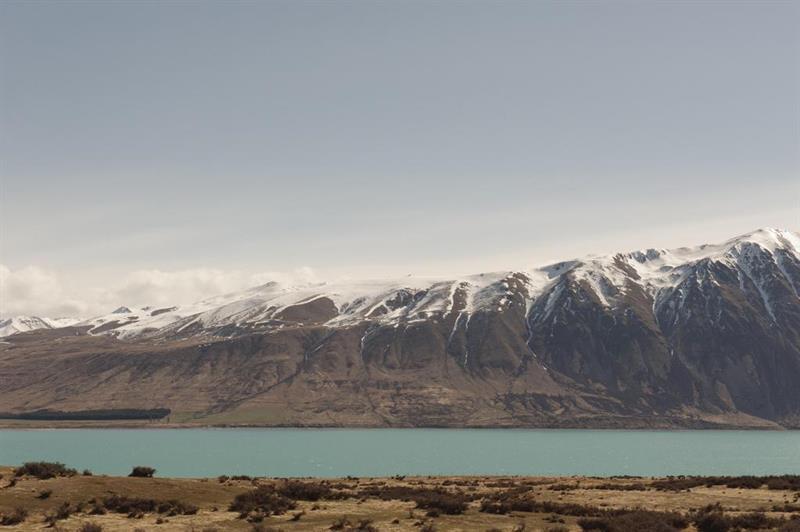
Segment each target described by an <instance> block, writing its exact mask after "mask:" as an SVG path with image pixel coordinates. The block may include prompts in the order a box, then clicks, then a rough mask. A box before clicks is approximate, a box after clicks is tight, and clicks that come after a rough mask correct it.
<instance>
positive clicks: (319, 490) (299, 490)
mask: <svg viewBox="0 0 800 532" xmlns="http://www.w3.org/2000/svg"><path fill="white" fill-rule="evenodd" d="M276 490H277V492H278V493H279V494H281V495H283V496H284V497H287V498H289V499H295V500H301V501H318V500H320V499H326V498H330V496H331V489H330V488H329V487H328V486H326V485H324V484H321V483H311V482H299V481H297V480H287V481H285V482H283V483H281V484H279V485H278V486H277V488H276Z"/></svg>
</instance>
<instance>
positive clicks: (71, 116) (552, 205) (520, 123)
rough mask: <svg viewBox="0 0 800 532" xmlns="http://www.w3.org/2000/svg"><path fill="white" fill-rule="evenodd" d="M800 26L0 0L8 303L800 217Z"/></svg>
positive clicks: (398, 272)
mask: <svg viewBox="0 0 800 532" xmlns="http://www.w3.org/2000/svg"><path fill="white" fill-rule="evenodd" d="M798 28H800V3H798V2H792V1H758V2H747V1H741V0H737V1H727V2H726V1H708V2H703V1H699V2H649V1H646V0H636V1H600V0H598V1H593V2H589V1H583V2H576V1H573V2H570V1H564V2H545V1H538V2H512V1H510V0H508V1H503V2H496V1H489V0H486V1H469V0H463V1H438V2H436V1H425V2H421V1H415V0H406V1H403V2H389V1H380V0H379V1H366V0H364V1H337V2H329V1H314V2H312V1H303V0H291V1H267V0H263V1H258V2H255V1H254V2H244V1H229V2H222V1H218V2H203V1H180V2H179V1H172V2H169V1H167V2H155V1H144V2H139V1H136V2H132V1H131V2H126V1H119V2H95V1H91V2H73V1H59V2H52V1H39V2H16V1H12V0H6V1H4V2H2V3H0V178H2V180H1V181H0V316H9V315H13V314H18V313H26V314H38V315H46V316H61V315H92V314H96V313H102V312H107V311H110V310H112V309H113V308H115V307H116V306H119V305H120V304H129V305H135V304H155V303H159V304H160V303H172V302H177V303H185V302H190V301H193V300H196V299H200V298H202V297H206V296H210V295H213V294H215V293H219V292H225V291H230V290H236V289H240V288H244V287H246V286H248V285H252V284H258V283H259V282H263V281H266V280H269V279H278V280H283V281H286V282H306V281H309V280H314V281H318V280H334V279H342V278H381V277H393V276H403V275H408V274H413V275H434V276H439V275H442V276H448V275H451V276H452V275H461V274H465V273H475V272H482V271H496V270H505V269H516V268H525V267H532V266H536V265H541V264H545V263H547V262H552V261H556V260H561V259H568V258H572V257H578V256H582V255H586V254H602V253H609V252H617V251H627V250H632V249H639V248H647V247H674V246H682V245H693V244H700V243H704V242H718V241H722V240H725V239H727V238H729V237H732V236H735V235H737V234H741V233H745V232H748V231H750V230H753V229H756V228H758V227H765V226H771V227H780V228H788V229H793V230H798V229H800V30H798ZM154 300H155V301H154Z"/></svg>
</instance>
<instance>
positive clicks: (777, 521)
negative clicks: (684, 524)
mask: <svg viewBox="0 0 800 532" xmlns="http://www.w3.org/2000/svg"><path fill="white" fill-rule="evenodd" d="M693 521H694V524H695V527H697V530H698V531H699V532H727V531H729V530H775V529H777V528H779V527H781V526H782V525H785V524H786V520H785V519H782V518H777V517H770V516H768V515H767V514H765V513H764V512H750V513H745V514H738V515H726V514H725V512H724V510H723V509H722V507H721V506H720V505H719V504H716V505H709V506H706V507H705V508H701V509H700V510H697V511H696V512H695V513H694V516H693Z"/></svg>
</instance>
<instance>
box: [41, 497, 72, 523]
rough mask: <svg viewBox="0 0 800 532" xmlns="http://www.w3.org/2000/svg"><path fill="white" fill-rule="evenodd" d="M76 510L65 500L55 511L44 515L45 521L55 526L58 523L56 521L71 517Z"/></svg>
mask: <svg viewBox="0 0 800 532" xmlns="http://www.w3.org/2000/svg"><path fill="white" fill-rule="evenodd" d="M74 512H75V509H74V508H73V507H72V505H70V503H69V502H66V501H65V502H64V503H62V504H61V506H59V507H58V508H56V509H55V511H53V512H51V513H49V514H46V515H45V517H44V522H45V523H47V524H49V525H50V526H53V525H55V524H56V521H63V520H64V519H69V516H71V515H72V514H73V513H74Z"/></svg>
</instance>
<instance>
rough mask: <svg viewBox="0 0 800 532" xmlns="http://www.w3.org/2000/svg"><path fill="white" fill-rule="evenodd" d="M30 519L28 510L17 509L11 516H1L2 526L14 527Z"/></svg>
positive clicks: (0, 522) (0, 523)
mask: <svg viewBox="0 0 800 532" xmlns="http://www.w3.org/2000/svg"><path fill="white" fill-rule="evenodd" d="M27 518H28V510H26V509H25V508H15V509H14V511H13V512H11V513H10V514H2V515H0V525H3V526H13V525H18V524H20V523H22V522H24V521H25V519H27Z"/></svg>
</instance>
